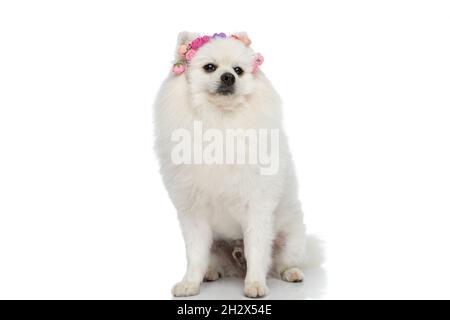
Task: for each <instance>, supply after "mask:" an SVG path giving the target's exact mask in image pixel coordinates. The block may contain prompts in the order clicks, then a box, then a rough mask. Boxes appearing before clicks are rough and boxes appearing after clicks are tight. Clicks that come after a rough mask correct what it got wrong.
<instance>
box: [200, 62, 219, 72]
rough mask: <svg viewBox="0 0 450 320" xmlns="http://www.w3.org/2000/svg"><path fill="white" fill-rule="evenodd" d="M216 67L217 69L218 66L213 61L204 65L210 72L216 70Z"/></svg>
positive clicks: (204, 68)
mask: <svg viewBox="0 0 450 320" xmlns="http://www.w3.org/2000/svg"><path fill="white" fill-rule="evenodd" d="M216 69H217V66H216V65H215V64H212V63H208V64H205V65H204V66H203V70H205V71H206V72H208V73H210V72H214V71H216Z"/></svg>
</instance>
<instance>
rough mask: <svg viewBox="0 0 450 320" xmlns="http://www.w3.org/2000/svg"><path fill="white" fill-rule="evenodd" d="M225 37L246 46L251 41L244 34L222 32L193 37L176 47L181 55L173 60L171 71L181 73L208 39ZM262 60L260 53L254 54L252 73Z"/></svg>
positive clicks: (256, 69)
mask: <svg viewBox="0 0 450 320" xmlns="http://www.w3.org/2000/svg"><path fill="white" fill-rule="evenodd" d="M227 38H232V39H235V40H238V41H241V42H242V43H243V44H245V45H246V46H247V47H248V46H249V45H250V44H251V43H252V42H251V41H250V39H249V38H248V37H247V36H245V35H236V34H232V35H231V36H229V37H227V35H226V34H225V33H223V32H221V33H214V35H212V36H202V37H198V38H195V39H194V40H192V41H191V42H190V43H188V44H182V45H181V46H180V47H179V48H178V54H179V55H180V56H181V59H180V60H178V61H177V62H175V64H174V65H173V68H172V71H173V73H175V74H177V75H178V74H182V73H183V72H185V71H186V69H187V65H188V63H189V61H191V60H192V58H193V57H194V56H195V54H196V53H197V51H198V49H200V48H201V47H202V46H203V45H205V44H206V43H208V42H209V41H211V40H213V39H227ZM263 62H264V57H263V56H262V55H261V54H260V53H257V54H256V55H255V60H254V61H253V70H252V73H253V74H255V73H256V72H257V71H258V69H259V66H260V65H262V64H263Z"/></svg>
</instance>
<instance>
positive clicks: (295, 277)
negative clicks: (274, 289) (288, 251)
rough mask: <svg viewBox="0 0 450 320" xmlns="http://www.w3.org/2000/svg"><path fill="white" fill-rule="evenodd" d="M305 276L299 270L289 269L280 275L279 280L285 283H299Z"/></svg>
mask: <svg viewBox="0 0 450 320" xmlns="http://www.w3.org/2000/svg"><path fill="white" fill-rule="evenodd" d="M304 278H305V276H304V275H303V272H302V270H300V269H299V268H289V269H286V270H284V271H283V272H282V273H281V279H283V280H284V281H287V282H301V281H303V279H304Z"/></svg>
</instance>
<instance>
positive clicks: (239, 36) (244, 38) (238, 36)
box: [232, 31, 252, 47]
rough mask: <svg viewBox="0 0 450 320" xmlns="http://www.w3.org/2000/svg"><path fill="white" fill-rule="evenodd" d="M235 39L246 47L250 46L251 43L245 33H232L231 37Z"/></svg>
mask: <svg viewBox="0 0 450 320" xmlns="http://www.w3.org/2000/svg"><path fill="white" fill-rule="evenodd" d="M233 36H234V37H236V39H238V40H241V41H242V42H243V43H244V44H245V45H246V46H247V47H248V46H250V45H251V44H252V41H251V40H250V38H249V36H248V34H247V32H245V31H241V32H235V33H233V35H232V37H233Z"/></svg>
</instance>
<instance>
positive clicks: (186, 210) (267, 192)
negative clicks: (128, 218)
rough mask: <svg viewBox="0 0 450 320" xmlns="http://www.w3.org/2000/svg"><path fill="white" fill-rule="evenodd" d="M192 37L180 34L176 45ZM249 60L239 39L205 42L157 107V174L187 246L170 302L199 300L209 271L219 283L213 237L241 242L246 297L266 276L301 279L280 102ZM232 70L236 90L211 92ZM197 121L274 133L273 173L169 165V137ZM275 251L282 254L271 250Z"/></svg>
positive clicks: (299, 225)
mask: <svg viewBox="0 0 450 320" xmlns="http://www.w3.org/2000/svg"><path fill="white" fill-rule="evenodd" d="M195 37H196V35H195V34H190V33H186V32H184V33H181V34H180V35H179V40H178V44H177V47H178V46H179V45H180V44H181V43H187V42H188V41H190V40H192V39H193V38H195ZM253 58H254V52H253V50H252V49H251V48H249V47H246V46H245V45H244V44H242V43H241V42H239V41H236V40H234V39H226V40H214V41H211V42H209V43H207V44H206V45H204V46H203V47H202V48H200V49H199V50H198V52H197V54H196V56H195V57H194V59H193V60H192V61H191V63H190V65H189V68H188V70H187V72H186V73H184V74H181V75H174V74H170V75H169V76H168V78H167V79H166V80H165V82H164V83H163V85H162V87H161V89H160V92H159V94H158V97H157V100H156V103H155V127H156V151H157V154H158V156H159V159H160V163H161V174H162V177H163V180H164V183H165V185H166V188H167V190H168V193H169V195H170V198H171V200H172V201H173V204H174V206H175V207H176V209H177V211H178V217H179V221H180V225H181V230H182V232H183V236H184V239H185V245H186V255H187V270H186V274H185V276H184V278H183V280H182V281H181V282H180V283H178V284H177V285H176V286H175V287H174V289H173V294H174V295H175V296H188V295H194V294H197V293H198V292H199V288H200V284H201V282H202V281H203V279H204V277H205V274H207V273H208V275H209V277H213V278H217V277H216V276H215V274H216V273H217V271H218V270H216V269H220V265H217V264H216V263H214V262H217V259H212V257H211V253H210V248H211V244H212V242H213V240H214V239H244V246H245V257H246V260H247V274H246V277H245V290H244V292H245V294H246V295H247V296H249V297H259V296H264V295H266V294H267V293H268V288H267V286H266V276H267V274H268V272H269V271H272V273H273V274H274V275H276V276H278V277H280V278H282V279H284V280H286V281H300V280H302V279H303V274H302V273H301V271H300V269H299V268H300V267H301V265H302V263H303V261H304V257H305V241H306V239H305V227H304V224H303V214H302V211H301V206H300V202H299V200H298V198H297V181H296V177H295V170H294V166H293V164H292V160H291V155H290V152H289V149H288V145H287V141H286V137H285V135H284V132H283V130H282V127H281V110H280V106H281V103H280V99H279V97H278V95H277V93H276V92H275V90H274V89H273V87H272V85H271V84H270V82H269V81H268V80H267V78H266V76H265V75H264V74H263V73H262V72H261V71H258V72H257V73H256V74H252V73H251V70H252V63H253ZM209 62H214V63H216V64H217V65H218V66H219V68H218V69H217V70H216V71H215V72H214V73H212V74H207V73H205V72H204V70H203V69H202V66H203V65H204V64H206V63H209ZM272 63H273V62H272ZM235 65H239V66H240V67H241V68H243V69H244V75H243V76H242V77H239V78H238V77H237V78H238V79H237V83H236V92H235V93H234V94H233V95H229V96H221V95H217V94H215V92H214V90H215V88H216V86H217V83H218V81H219V77H220V75H221V74H222V73H223V72H225V71H228V72H233V67H234V66H235ZM195 120H197V121H202V122H203V126H204V127H205V128H215V129H220V130H223V129H248V128H256V129H258V128H264V129H280V139H281V141H280V167H279V172H278V174H275V175H266V176H264V175H261V174H260V172H259V170H257V168H255V166H254V165H218V164H214V165H198V164H196V165H184V164H182V165H175V164H173V163H172V161H171V157H170V154H171V149H172V147H173V142H172V141H171V133H172V132H173V130H175V129H177V128H186V129H188V130H192V124H193V122H194V121H195ZM274 241H275V242H276V243H275V244H274ZM277 246H278V247H279V248H280V249H279V250H275V251H273V250H272V248H273V247H277ZM210 262H211V263H210ZM210 264H211V265H210ZM208 267H210V268H209V269H208ZM211 275H214V276H211Z"/></svg>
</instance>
